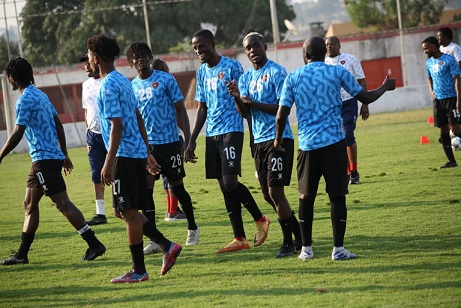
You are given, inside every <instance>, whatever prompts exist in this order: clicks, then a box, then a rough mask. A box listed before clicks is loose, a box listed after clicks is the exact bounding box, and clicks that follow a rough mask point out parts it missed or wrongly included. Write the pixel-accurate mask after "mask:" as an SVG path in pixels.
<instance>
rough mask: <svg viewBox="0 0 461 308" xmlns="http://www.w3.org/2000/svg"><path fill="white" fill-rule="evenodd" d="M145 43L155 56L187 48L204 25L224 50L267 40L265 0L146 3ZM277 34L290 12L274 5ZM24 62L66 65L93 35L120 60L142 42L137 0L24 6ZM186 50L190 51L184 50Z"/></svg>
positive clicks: (31, 1)
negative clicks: (111, 44)
mask: <svg viewBox="0 0 461 308" xmlns="http://www.w3.org/2000/svg"><path fill="white" fill-rule="evenodd" d="M147 3H148V5H147V8H148V19H149V27H150V40H151V43H152V50H153V52H154V53H156V54H160V53H167V52H168V51H169V50H170V48H171V49H172V50H173V49H175V48H176V50H177V49H178V46H180V45H181V44H178V43H183V44H184V43H186V42H187V43H188V44H189V46H190V39H191V37H192V35H193V33H194V32H195V31H197V30H199V29H201V25H202V24H204V23H207V24H211V25H213V26H214V27H216V40H217V41H218V43H220V44H222V46H224V47H232V46H235V45H238V46H240V44H241V39H242V38H243V36H244V35H245V34H246V33H248V32H249V31H258V32H261V33H263V34H264V35H266V38H267V40H268V41H270V40H272V30H271V29H272V24H271V18H270V11H269V1H268V0H232V5H229V1H216V0H192V1H187V0H181V1H175V0H151V1H149V0H148V1H147ZM276 5H277V11H278V20H279V25H280V27H281V31H286V29H285V26H284V24H283V20H284V19H288V20H293V19H294V17H295V14H294V11H293V8H292V6H288V5H287V4H286V3H285V1H284V0H276ZM21 17H22V20H23V26H22V34H23V39H24V46H25V52H26V55H27V58H28V60H30V62H31V63H32V65H34V66H43V65H50V64H69V63H75V62H76V61H78V59H79V58H80V56H81V55H82V54H83V53H84V52H85V51H86V40H87V39H88V38H89V37H91V36H92V35H94V34H98V33H105V34H107V35H109V36H111V37H115V38H116V39H117V41H118V43H119V45H120V48H121V50H122V54H124V51H125V50H126V49H127V47H128V45H129V44H131V43H132V42H133V41H144V42H145V41H146V32H145V24H144V13H143V8H142V1H141V0H28V1H27V3H26V5H25V6H24V9H23V11H22V13H21ZM189 50H192V49H191V48H189Z"/></svg>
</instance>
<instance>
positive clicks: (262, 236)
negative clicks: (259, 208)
mask: <svg viewBox="0 0 461 308" xmlns="http://www.w3.org/2000/svg"><path fill="white" fill-rule="evenodd" d="M263 216H264V218H266V220H265V221H263V222H260V221H257V222H256V231H255V238H254V240H253V245H254V246H255V247H258V246H260V245H261V244H262V243H264V241H265V240H266V238H267V232H268V231H269V225H270V223H271V221H270V219H269V217H267V216H266V215H263Z"/></svg>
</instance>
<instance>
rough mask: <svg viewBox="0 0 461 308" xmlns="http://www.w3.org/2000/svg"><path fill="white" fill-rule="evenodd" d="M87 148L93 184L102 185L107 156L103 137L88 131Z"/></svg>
mask: <svg viewBox="0 0 461 308" xmlns="http://www.w3.org/2000/svg"><path fill="white" fill-rule="evenodd" d="M86 147H87V150H88V160H89V161H90V168H91V180H92V181H93V183H101V170H102V167H103V166H104V161H105V160H106V155H107V150H106V146H105V145H104V141H103V140H102V135H101V134H98V133H95V132H92V131H91V130H87V132H86Z"/></svg>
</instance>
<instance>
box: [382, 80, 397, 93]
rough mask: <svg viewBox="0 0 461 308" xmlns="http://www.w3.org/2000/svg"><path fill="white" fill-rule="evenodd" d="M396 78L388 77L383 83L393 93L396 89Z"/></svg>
mask: <svg viewBox="0 0 461 308" xmlns="http://www.w3.org/2000/svg"><path fill="white" fill-rule="evenodd" d="M395 80H396V79H395V78H391V77H389V76H386V78H385V79H384V81H383V84H384V85H385V86H386V87H387V90H388V91H392V90H394V89H395Z"/></svg>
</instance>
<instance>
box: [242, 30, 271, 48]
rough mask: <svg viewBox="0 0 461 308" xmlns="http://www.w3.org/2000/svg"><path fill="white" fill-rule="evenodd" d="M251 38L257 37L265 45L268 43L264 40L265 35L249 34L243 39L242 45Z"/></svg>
mask: <svg viewBox="0 0 461 308" xmlns="http://www.w3.org/2000/svg"><path fill="white" fill-rule="evenodd" d="M250 37H256V38H258V39H259V40H260V41H261V42H263V43H264V44H265V43H266V40H265V39H264V35H262V34H261V33H259V32H250V33H248V34H247V35H245V37H244V38H243V40H242V45H243V43H244V42H245V40H246V39H248V38H250Z"/></svg>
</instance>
